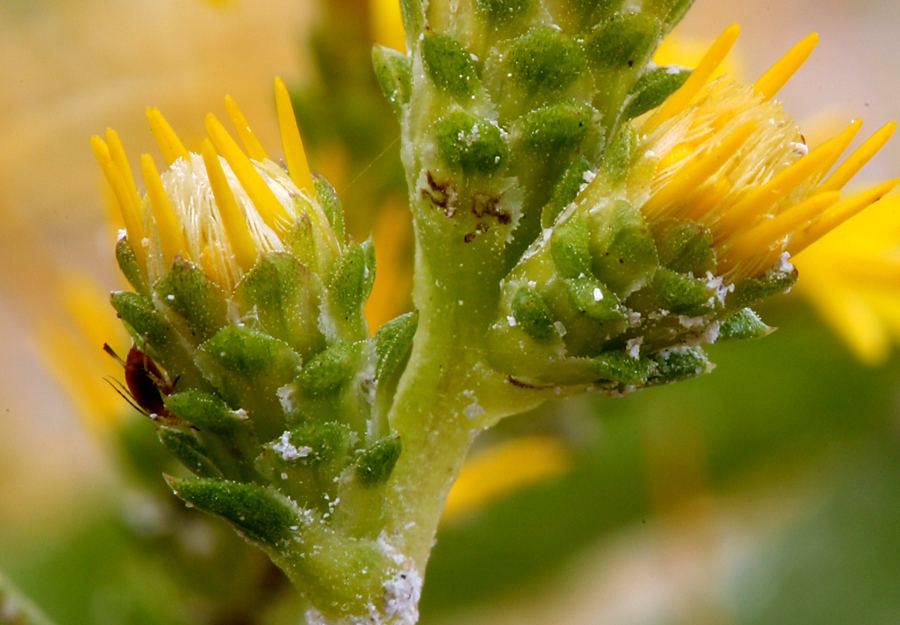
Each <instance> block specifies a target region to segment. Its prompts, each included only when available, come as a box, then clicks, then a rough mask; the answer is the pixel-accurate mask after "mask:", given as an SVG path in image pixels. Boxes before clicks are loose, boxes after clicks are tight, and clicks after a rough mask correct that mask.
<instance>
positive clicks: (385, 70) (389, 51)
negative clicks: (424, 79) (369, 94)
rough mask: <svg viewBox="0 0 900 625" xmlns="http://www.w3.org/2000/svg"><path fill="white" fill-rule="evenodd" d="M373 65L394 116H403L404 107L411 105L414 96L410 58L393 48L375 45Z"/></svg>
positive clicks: (373, 48)
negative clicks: (410, 99)
mask: <svg viewBox="0 0 900 625" xmlns="http://www.w3.org/2000/svg"><path fill="white" fill-rule="evenodd" d="M372 64H373V65H374V66H375V78H376V79H377V80H378V84H379V85H380V86H381V92H382V93H383V94H384V97H385V98H387V100H388V102H390V103H391V108H392V109H394V114H396V115H397V117H398V118H401V117H402V115H403V107H404V106H406V105H407V104H408V103H409V98H410V96H411V94H412V66H411V64H410V61H409V58H408V57H407V56H406V55H405V54H403V53H401V52H398V51H397V50H394V49H393V48H386V47H385V46H382V45H378V44H375V45H374V46H373V47H372Z"/></svg>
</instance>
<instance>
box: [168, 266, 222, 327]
mask: <svg viewBox="0 0 900 625" xmlns="http://www.w3.org/2000/svg"><path fill="white" fill-rule="evenodd" d="M155 290H156V296H157V297H158V298H159V301H161V302H162V303H163V304H164V305H165V306H166V307H167V308H169V309H171V310H172V311H173V312H175V313H177V314H178V315H179V316H181V317H182V318H183V319H184V320H185V322H186V323H187V326H188V329H189V330H190V332H191V334H192V335H193V336H194V338H195V341H196V342H197V343H200V342H203V341H205V340H206V339H208V338H209V337H211V336H212V335H213V334H215V333H216V332H217V331H218V330H220V329H221V328H222V327H224V325H225V323H226V313H227V310H228V304H227V303H226V301H225V294H224V293H223V292H222V289H221V288H219V286H218V285H216V284H215V283H214V282H212V281H211V280H210V279H209V278H207V277H206V274H205V273H203V271H201V270H200V269H199V268H198V267H195V266H194V265H192V264H190V263H188V262H185V261H183V260H181V259H180V258H176V259H175V262H173V263H172V267H171V268H170V269H169V270H168V271H167V272H166V274H165V275H164V276H163V277H162V278H160V279H159V281H158V282H157V283H156V285H155Z"/></svg>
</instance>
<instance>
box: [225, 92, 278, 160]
mask: <svg viewBox="0 0 900 625" xmlns="http://www.w3.org/2000/svg"><path fill="white" fill-rule="evenodd" d="M225 110H226V111H228V117H230V118H231V123H232V124H233V125H234V129H235V130H236V131H237V133H238V137H239V138H240V140H241V143H243V144H244V149H245V150H247V154H248V155H249V156H250V158H252V159H253V160H255V161H264V160H266V159H267V158H269V157H268V156H267V155H266V151H265V150H264V149H263V146H262V144H261V143H260V142H259V139H257V138H256V135H255V134H253V130H252V129H251V128H250V124H248V123H247V118H246V117H244V114H243V113H242V112H241V109H239V108H238V105H237V103H236V102H235V101H234V98H232V97H231V96H230V95H229V96H225Z"/></svg>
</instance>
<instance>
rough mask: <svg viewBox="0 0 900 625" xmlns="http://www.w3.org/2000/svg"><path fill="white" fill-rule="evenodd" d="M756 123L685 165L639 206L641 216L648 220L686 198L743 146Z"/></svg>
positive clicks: (735, 133) (748, 125)
mask: <svg viewBox="0 0 900 625" xmlns="http://www.w3.org/2000/svg"><path fill="white" fill-rule="evenodd" d="M755 127H756V122H754V121H748V122H746V123H744V124H742V125H741V126H740V127H739V128H738V129H737V130H735V131H734V132H732V133H731V134H730V135H728V137H726V138H725V139H723V140H722V142H721V143H719V144H718V145H716V146H715V147H713V148H712V149H711V150H710V151H709V152H707V153H706V154H704V155H703V156H700V157H699V158H697V159H695V160H694V161H693V162H691V163H689V164H687V165H685V166H684V167H683V168H682V169H681V170H679V172H678V175H677V176H675V177H674V178H673V179H672V180H671V181H670V182H669V183H667V184H666V185H665V186H664V187H663V188H662V189H660V190H659V191H657V192H656V194H654V195H653V197H651V198H650V199H649V200H648V201H647V202H646V203H645V204H644V206H643V211H644V214H645V215H647V216H648V217H652V216H654V215H656V214H657V213H659V212H660V211H661V210H662V209H664V208H665V207H667V206H668V205H670V204H671V203H672V202H675V201H677V200H678V199H683V198H686V197H687V196H688V195H690V193H691V192H693V191H694V190H695V189H696V188H698V187H699V186H700V185H701V184H703V183H704V182H705V181H706V180H707V179H708V178H709V177H710V176H712V175H713V174H714V173H716V172H717V171H718V170H719V169H720V168H721V167H722V165H724V164H725V162H726V161H727V160H728V159H729V158H731V157H732V156H734V154H735V152H737V151H738V149H740V147H741V146H742V145H743V144H744V142H745V141H746V140H747V139H748V138H749V137H750V135H751V134H753V130H754V128H755Z"/></svg>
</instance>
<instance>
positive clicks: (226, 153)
mask: <svg viewBox="0 0 900 625" xmlns="http://www.w3.org/2000/svg"><path fill="white" fill-rule="evenodd" d="M206 131H207V132H208V133H209V137H210V139H212V142H213V145H215V146H216V150H218V151H219V152H220V153H221V154H222V157H223V158H224V159H225V161H226V162H227V163H228V165H230V166H231V171H233V172H234V175H235V176H236V177H237V179H238V181H240V183H241V186H242V187H243V188H244V191H246V192H247V195H249V196H250V200H251V201H252V202H253V205H254V206H255V207H256V210H257V211H259V216H260V217H262V219H263V221H264V222H266V224H267V225H268V226H269V227H270V228H272V229H273V230H275V232H278V233H279V234H284V233H285V232H287V229H288V227H289V226H290V223H291V218H290V216H289V215H288V212H287V210H285V208H284V206H282V205H281V202H279V201H278V198H277V197H276V196H275V193H274V192H273V191H272V189H270V188H269V185H268V184H266V181H265V180H264V179H263V177H262V176H261V175H260V173H259V171H257V169H256V168H255V167H254V166H253V163H251V162H250V159H249V158H247V155H246V154H244V153H243V152H242V151H241V148H240V147H238V144H237V143H235V141H234V139H232V138H231V135H229V134H228V131H227V130H225V127H224V126H223V125H222V122H220V121H219V120H218V119H216V116H215V115H213V114H212V113H210V114H209V115H207V116H206Z"/></svg>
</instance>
